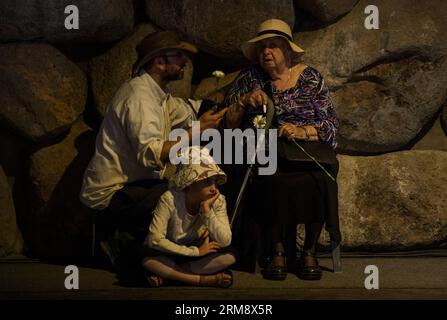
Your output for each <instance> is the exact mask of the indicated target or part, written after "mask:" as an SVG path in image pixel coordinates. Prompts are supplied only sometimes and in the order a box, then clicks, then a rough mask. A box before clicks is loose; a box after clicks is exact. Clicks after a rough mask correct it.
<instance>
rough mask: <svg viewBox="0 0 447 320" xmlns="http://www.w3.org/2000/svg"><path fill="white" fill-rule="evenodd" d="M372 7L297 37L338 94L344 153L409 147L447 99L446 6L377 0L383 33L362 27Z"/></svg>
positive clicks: (308, 58)
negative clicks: (365, 11)
mask: <svg viewBox="0 0 447 320" xmlns="http://www.w3.org/2000/svg"><path fill="white" fill-rule="evenodd" d="M368 4H369V2H368V1H366V0H361V1H360V2H359V3H358V4H357V5H356V6H355V7H354V9H353V10H352V11H351V12H350V13H349V14H347V15H346V16H344V17H343V18H342V19H340V20H339V21H338V22H337V23H335V24H333V25H330V26H327V27H326V28H324V29H321V30H317V31H309V32H302V33H298V34H296V37H295V38H296V39H297V42H298V43H299V44H300V45H301V46H302V47H304V49H305V50H306V53H305V55H304V62H305V63H306V64H309V65H312V66H314V67H316V68H317V69H318V70H319V71H320V72H321V73H322V74H323V75H324V77H325V79H326V83H327V84H328V85H329V87H330V88H331V89H332V91H334V93H333V97H334V101H335V106H336V110H337V112H338V115H339V118H340V125H341V126H340V131H339V150H340V151H342V152H343V151H347V152H349V153H355V152H359V153H370V154H374V153H384V152H390V151H396V150H400V149H404V148H406V147H407V146H408V144H409V143H410V142H411V141H412V140H413V139H414V138H415V137H416V136H417V134H418V133H419V131H420V130H421V129H422V128H423V127H424V126H425V125H426V124H427V123H428V122H429V121H430V120H431V119H433V117H434V115H435V114H436V113H437V112H438V110H439V108H440V107H441V105H442V104H443V103H444V102H445V101H446V99H447V90H445V88H446V87H447V60H446V52H447V36H446V34H445V33H444V32H443V31H442V30H443V28H444V26H445V25H446V24H447V3H445V2H441V1H430V2H421V1H407V0H405V1H404V0H389V1H379V2H377V3H376V5H377V6H378V8H379V12H380V15H379V18H380V20H379V22H380V23H379V27H380V29H379V30H368V29H366V28H365V27H364V25H363V24H364V19H365V18H366V15H365V14H364V12H363V10H364V8H365V7H366V6H367V5H368Z"/></svg>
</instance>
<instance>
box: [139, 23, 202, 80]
mask: <svg viewBox="0 0 447 320" xmlns="http://www.w3.org/2000/svg"><path fill="white" fill-rule="evenodd" d="M172 49H180V50H184V51H186V52H190V53H193V54H195V53H197V48H196V47H195V46H194V45H193V44H191V43H189V42H186V41H182V40H181V39H180V37H179V35H178V34H177V33H176V32H174V31H159V32H154V33H151V34H149V35H148V36H146V37H145V38H144V39H143V40H142V41H141V42H140V44H139V45H138V46H137V53H138V59H137V62H136V63H135V64H134V66H133V72H132V73H133V74H134V75H135V74H136V73H138V72H139V71H140V69H141V68H142V67H143V66H144V65H145V64H146V63H148V62H149V61H150V60H151V59H152V58H154V57H157V56H161V55H163V54H164V52H166V51H167V50H172Z"/></svg>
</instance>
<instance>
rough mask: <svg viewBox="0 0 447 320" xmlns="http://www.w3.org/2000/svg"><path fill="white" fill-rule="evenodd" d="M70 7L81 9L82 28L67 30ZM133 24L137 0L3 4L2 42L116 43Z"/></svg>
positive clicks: (35, 0)
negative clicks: (68, 9) (67, 11)
mask: <svg viewBox="0 0 447 320" xmlns="http://www.w3.org/2000/svg"><path fill="white" fill-rule="evenodd" d="M68 5H75V6H76V7H77V8H78V10H79V29H66V28H65V20H66V18H67V17H69V13H65V8H66V7H67V6H68ZM70 13H71V11H70ZM69 20H70V18H69ZM133 24H134V6H133V0H96V1H89V0H77V1H68V0H64V1H60V0H48V1H39V0H5V1H1V2H0V42H9V41H23V40H25V41H28V40H39V41H44V42H55V43H74V42H76V43H79V42H88V43H97V42H100V43H103V42H112V41H116V40H118V39H120V38H122V37H123V36H125V35H127V34H128V33H130V32H131V31H132V28H133Z"/></svg>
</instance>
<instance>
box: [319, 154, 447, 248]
mask: <svg viewBox="0 0 447 320" xmlns="http://www.w3.org/2000/svg"><path fill="white" fill-rule="evenodd" d="M339 160H340V172H339V176H338V184H339V209H340V212H339V214H340V225H341V231H342V237H343V247H344V248H346V249H351V250H367V251H395V250H396V251H397V250H410V249H426V248H439V247H445V246H447V194H446V192H445V190H446V187H445V181H447V152H444V151H425V150H417V151H402V152H395V153H390V154H387V155H382V156H374V157H350V156H339ZM327 238H328V237H327V233H324V237H323V241H322V242H323V243H324V242H326V243H327V240H328V239H327Z"/></svg>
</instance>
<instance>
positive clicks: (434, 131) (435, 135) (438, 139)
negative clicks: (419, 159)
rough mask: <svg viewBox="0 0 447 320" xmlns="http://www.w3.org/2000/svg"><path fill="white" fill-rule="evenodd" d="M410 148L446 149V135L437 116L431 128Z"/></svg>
mask: <svg viewBox="0 0 447 320" xmlns="http://www.w3.org/2000/svg"><path fill="white" fill-rule="evenodd" d="M411 149H412V150H442V151H447V135H446V134H445V132H444V131H443V130H442V127H441V121H439V119H438V118H436V121H435V123H434V124H433V126H432V127H431V129H430V130H429V131H428V132H427V133H425V135H424V137H423V138H422V139H421V140H419V141H418V142H417V143H416V144H415V145H414V146H413V148H411Z"/></svg>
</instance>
